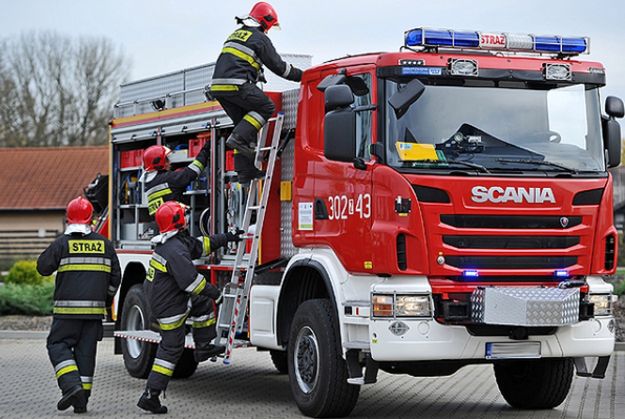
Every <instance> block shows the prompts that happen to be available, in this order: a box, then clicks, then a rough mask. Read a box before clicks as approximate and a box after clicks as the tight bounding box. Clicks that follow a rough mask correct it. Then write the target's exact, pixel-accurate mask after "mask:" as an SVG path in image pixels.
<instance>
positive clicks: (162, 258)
mask: <svg viewBox="0 0 625 419" xmlns="http://www.w3.org/2000/svg"><path fill="white" fill-rule="evenodd" d="M152 259H155V260H156V261H157V262H160V263H162V264H163V265H167V259H165V258H164V257H162V256H161V255H159V254H158V253H156V252H153V253H152Z"/></svg>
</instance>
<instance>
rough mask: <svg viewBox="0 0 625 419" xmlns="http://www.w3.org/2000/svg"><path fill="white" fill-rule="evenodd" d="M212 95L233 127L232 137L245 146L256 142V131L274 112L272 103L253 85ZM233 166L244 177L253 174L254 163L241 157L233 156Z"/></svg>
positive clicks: (247, 84) (245, 85) (238, 155)
mask: <svg viewBox="0 0 625 419" xmlns="http://www.w3.org/2000/svg"><path fill="white" fill-rule="evenodd" d="M212 94H213V96H214V97H215V99H217V101H218V102H219V104H220V105H221V107H222V108H223V109H224V111H226V113H227V114H228V116H229V117H230V119H232V122H233V123H234V125H235V126H234V129H233V130H232V136H234V137H236V138H237V139H238V140H241V141H243V142H244V143H246V144H251V143H255V142H256V138H257V135H258V131H260V129H261V128H262V127H263V126H264V125H265V123H266V122H267V120H268V119H269V118H271V115H273V113H274V112H275V110H276V107H275V105H274V104H273V102H272V101H271V100H270V99H269V98H268V97H267V96H266V95H265V94H264V93H263V91H262V90H260V88H258V86H256V85H255V84H254V83H246V84H244V85H242V86H239V90H238V91H235V92H212ZM234 165H235V170H236V171H237V172H238V173H239V174H240V175H243V176H244V177H245V176H247V175H248V173H252V172H254V162H252V161H250V159H249V158H247V157H245V156H243V155H240V154H235V156H234Z"/></svg>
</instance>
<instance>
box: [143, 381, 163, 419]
mask: <svg viewBox="0 0 625 419" xmlns="http://www.w3.org/2000/svg"><path fill="white" fill-rule="evenodd" d="M160 394H161V391H160V390H152V389H150V388H149V387H146V388H145V391H144V392H143V394H142V395H141V398H140V399H139V402H138V403H137V406H139V407H140V408H141V409H143V410H147V411H148V412H152V413H154V414H156V415H158V414H162V413H167V407H165V406H163V405H161V401H160V400H159V399H158V396H160Z"/></svg>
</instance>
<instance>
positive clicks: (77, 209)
mask: <svg viewBox="0 0 625 419" xmlns="http://www.w3.org/2000/svg"><path fill="white" fill-rule="evenodd" d="M65 213H66V217H67V223H68V224H91V219H92V217H93V205H91V202H89V200H88V199H86V198H83V197H82V196H79V197H78V198H74V199H72V200H71V201H69V204H67V209H66V211H65Z"/></svg>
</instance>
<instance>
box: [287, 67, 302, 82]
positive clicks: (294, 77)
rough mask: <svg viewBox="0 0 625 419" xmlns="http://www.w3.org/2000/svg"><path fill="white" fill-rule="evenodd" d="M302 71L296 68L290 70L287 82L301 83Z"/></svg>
mask: <svg viewBox="0 0 625 419" xmlns="http://www.w3.org/2000/svg"><path fill="white" fill-rule="evenodd" d="M302 73H303V72H302V70H300V69H299V68H297V67H293V68H291V74H289V80H291V81H296V82H300V81H302Z"/></svg>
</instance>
